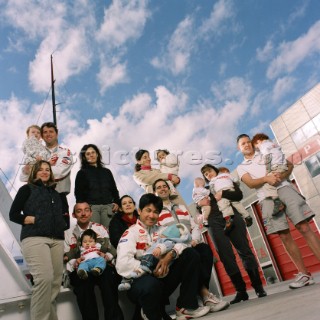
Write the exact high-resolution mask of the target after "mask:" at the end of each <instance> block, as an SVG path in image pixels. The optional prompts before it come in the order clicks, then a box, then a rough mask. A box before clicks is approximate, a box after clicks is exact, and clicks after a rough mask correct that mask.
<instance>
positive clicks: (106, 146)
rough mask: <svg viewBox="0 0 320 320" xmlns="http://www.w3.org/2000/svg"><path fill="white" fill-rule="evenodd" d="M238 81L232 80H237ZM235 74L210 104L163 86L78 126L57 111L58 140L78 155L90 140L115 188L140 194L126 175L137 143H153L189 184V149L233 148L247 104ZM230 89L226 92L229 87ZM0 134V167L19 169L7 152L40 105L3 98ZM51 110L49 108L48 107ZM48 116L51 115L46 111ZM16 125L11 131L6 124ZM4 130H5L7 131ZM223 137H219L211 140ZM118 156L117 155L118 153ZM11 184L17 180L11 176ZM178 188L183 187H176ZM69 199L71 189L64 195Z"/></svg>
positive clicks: (192, 168) (206, 153) (205, 152)
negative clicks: (172, 157)
mask: <svg viewBox="0 0 320 320" xmlns="http://www.w3.org/2000/svg"><path fill="white" fill-rule="evenodd" d="M237 84H238V85H237ZM246 85H247V84H246V82H245V81H244V80H243V81H241V79H230V80H229V81H227V82H226V83H224V86H225V87H224V88H223V90H225V91H226V92H227V91H228V92H229V95H228V98H229V99H228V100H227V101H225V102H222V103H220V107H219V108H216V107H214V106H213V105H212V102H210V101H203V102H199V103H197V104H195V105H191V106H190V105H188V96H187V94H186V93H185V92H183V91H181V90H179V89H177V90H175V91H170V90H169V89H168V88H166V87H164V86H159V87H156V88H155V89H154V95H149V94H147V93H141V94H138V95H135V96H133V97H132V98H131V99H128V100H127V101H126V102H125V103H124V104H123V105H122V106H120V108H119V113H118V114H115V115H111V114H109V113H107V114H105V115H104V116H103V117H102V118H100V119H89V120H87V125H86V127H83V126H81V125H80V122H78V121H77V117H76V116H75V114H73V113H71V112H70V111H68V110H65V111H64V112H63V113H61V114H59V118H58V126H59V128H60V132H59V140H60V142H62V143H63V144H65V145H67V146H68V147H69V148H70V149H71V151H72V152H73V153H74V154H75V159H78V154H79V151H80V149H81V148H82V146H83V145H84V144H87V143H95V144H97V145H98V146H99V148H100V149H101V150H102V152H103V158H104V160H105V162H106V163H107V165H108V167H109V168H110V169H111V170H112V171H113V173H114V175H115V177H116V181H117V184H118V187H119V189H120V193H121V194H124V193H129V194H133V195H136V196H138V195H140V194H141V192H142V190H141V189H140V188H139V187H138V186H137V185H136V184H135V182H134V181H133V179H132V174H133V168H134V163H135V161H134V154H135V152H136V151H137V150H138V149H139V148H145V149H148V150H150V151H151V152H152V151H154V150H156V149H158V148H168V149H169V150H170V151H171V152H172V151H181V154H182V163H181V177H182V179H183V180H182V181H183V182H182V185H184V184H187V183H189V179H193V177H194V176H195V175H198V174H199V167H198V166H197V165H194V163H193V162H192V158H191V153H190V152H191V151H195V152H197V153H198V154H200V155H201V157H202V163H203V162H204V161H205V160H208V157H209V160H210V154H211V153H212V152H213V151H215V150H220V151H222V152H223V150H226V148H228V147H230V146H232V147H233V143H234V141H233V139H232V137H233V136H234V134H233V133H234V132H235V131H236V127H237V125H238V123H239V119H241V117H242V116H243V114H244V112H245V111H246V107H247V105H248V101H247V100H248V99H249V96H250V91H251V90H250V89H249V87H246ZM230 91H232V92H230ZM0 106H1V110H4V111H5V112H2V113H1V118H0V121H1V123H2V124H3V125H2V127H1V128H0V136H2V137H8V139H3V144H2V154H3V156H2V157H1V158H0V167H1V169H2V170H4V171H5V172H7V173H8V175H9V176H10V177H11V178H12V177H13V176H14V175H15V172H17V170H18V169H19V165H18V164H17V162H16V161H12V154H16V155H21V157H22V152H21V150H20V146H21V143H22V141H23V139H24V137H25V129H26V127H27V126H29V125H30V124H32V123H34V122H35V120H34V119H36V118H37V117H38V114H40V113H41V109H42V106H30V105H29V103H28V102H26V101H19V100H18V99H17V98H15V97H12V98H11V99H10V100H9V101H1V102H0ZM50 113H51V110H50ZM50 116H51V114H50ZM47 117H48V112H44V111H42V113H41V117H40V119H39V123H40V124H41V123H43V122H44V121H47V120H48V119H47ZM13 127H14V128H17V129H16V130H15V131H14V132H12V130H11V128H13ZM8 132H10V134H8ZM219 136H220V137H221V136H223V137H224V139H223V141H222V139H215V137H219ZM121 155H122V157H120V156H121ZM78 169H79V161H77V163H76V164H75V166H74V168H73V170H72V175H71V180H72V182H74V179H75V175H76V173H77V171H78ZM16 185H19V182H18V181H16ZM181 188H183V187H181ZM69 200H70V203H71V204H72V203H73V202H74V199H73V192H72V193H71V195H70V196H69Z"/></svg>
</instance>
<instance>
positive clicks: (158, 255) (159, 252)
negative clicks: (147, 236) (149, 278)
mask: <svg viewBox="0 0 320 320" xmlns="http://www.w3.org/2000/svg"><path fill="white" fill-rule="evenodd" d="M160 254H161V249H160V248H155V249H154V250H153V251H152V255H153V256H155V257H157V258H158V257H160Z"/></svg>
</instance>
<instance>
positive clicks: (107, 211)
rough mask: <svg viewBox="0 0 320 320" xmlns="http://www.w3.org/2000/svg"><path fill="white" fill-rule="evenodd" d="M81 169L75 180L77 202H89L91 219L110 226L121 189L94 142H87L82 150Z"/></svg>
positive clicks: (116, 208)
mask: <svg viewBox="0 0 320 320" xmlns="http://www.w3.org/2000/svg"><path fill="white" fill-rule="evenodd" d="M80 160H81V169H80V170H79V171H78V173H77V176H76V181H75V189H74V193H75V197H76V202H77V203H79V202H87V203H89V204H90V206H91V209H92V218H91V220H92V221H93V222H96V223H100V224H102V225H104V226H105V227H106V228H108V227H109V223H110V220H111V218H112V217H113V215H114V212H116V211H117V210H118V203H119V191H118V189H117V186H116V182H115V180H114V178H113V175H112V172H111V171H110V170H109V169H107V168H105V167H104V163H103V162H102V156H101V153H100V150H99V149H98V147H97V146H96V145H94V144H86V145H84V146H83V147H82V149H81V151H80Z"/></svg>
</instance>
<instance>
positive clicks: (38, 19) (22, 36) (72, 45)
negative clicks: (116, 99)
mask: <svg viewBox="0 0 320 320" xmlns="http://www.w3.org/2000/svg"><path fill="white" fill-rule="evenodd" d="M2 15H3V16H4V17H5V18H6V21H7V23H8V24H10V25H12V26H14V27H15V28H16V29H19V30H21V31H22V33H21V32H20V33H16V34H13V35H12V36H11V37H14V40H12V39H11V41H10V43H14V46H13V45H12V44H11V45H10V46H11V48H12V49H13V48H16V47H17V46H18V47H19V49H20V50H22V48H23V44H24V43H26V42H27V41H29V44H30V42H33V43H34V44H35V45H36V46H38V49H37V50H36V53H35V58H34V60H33V61H31V62H30V64H29V80H30V85H31V87H32V89H33V90H34V91H35V92H47V91H48V90H49V88H50V86H51V85H50V76H48V74H50V71H49V70H50V55H51V54H52V53H54V55H55V56H56V57H57V58H59V59H57V61H56V66H57V67H58V68H59V77H60V78H59V84H61V85H62V84H64V83H66V82H67V80H68V79H69V77H71V76H73V75H76V74H79V73H80V72H81V71H83V70H85V69H86V68H87V67H88V65H89V64H90V63H91V59H92V51H91V46H90V44H89V42H90V39H91V38H92V37H90V33H91V32H92V28H93V26H94V18H93V9H92V7H91V4H90V1H89V2H88V1H83V0H78V1H74V2H72V4H69V5H68V4H67V3H65V2H64V1H60V2H59V1H54V2H52V1H46V0H45V1H40V2H39V1H24V0H21V1H19V0H12V1H9V2H8V4H7V6H6V7H5V9H4V10H3V12H2ZM30 16H31V17H30ZM58 61H59V62H58Z"/></svg>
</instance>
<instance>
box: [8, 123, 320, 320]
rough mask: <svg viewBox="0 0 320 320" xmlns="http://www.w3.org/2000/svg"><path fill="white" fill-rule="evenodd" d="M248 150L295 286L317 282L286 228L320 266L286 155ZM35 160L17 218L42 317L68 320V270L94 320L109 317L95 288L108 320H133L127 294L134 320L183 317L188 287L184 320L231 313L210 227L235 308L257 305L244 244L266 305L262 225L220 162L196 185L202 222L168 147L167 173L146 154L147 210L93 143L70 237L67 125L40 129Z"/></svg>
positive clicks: (27, 147) (249, 174) (30, 160)
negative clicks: (251, 301) (255, 235)
mask: <svg viewBox="0 0 320 320" xmlns="http://www.w3.org/2000/svg"><path fill="white" fill-rule="evenodd" d="M40 138H42V139H43V141H44V143H45V145H42V143H41V141H40ZM264 141H267V142H268V143H267V144H266V143H264ZM237 143H238V148H239V149H240V151H241V152H242V153H243V155H244V162H243V163H242V164H240V165H239V167H238V174H239V177H240V180H241V181H242V182H243V183H245V184H246V185H247V186H248V187H250V188H255V189H257V193H258V197H259V200H260V203H261V206H262V211H263V217H264V222H265V230H266V232H267V234H270V233H277V234H278V235H279V236H280V238H281V240H282V242H283V244H284V246H285V248H286V249H287V251H288V253H289V255H290V257H291V258H292V260H293V262H294V263H295V265H296V266H297V269H298V272H299V273H298V275H297V278H296V279H295V281H294V282H293V283H292V284H290V287H291V288H298V287H301V286H305V285H309V284H313V283H314V281H313V278H312V276H311V275H310V274H309V273H308V270H306V268H305V266H304V263H303V260H302V258H301V254H300V251H299V249H298V247H297V245H296V244H295V242H294V240H293V239H292V237H291V234H290V231H289V228H288V224H287V220H286V216H288V217H289V218H290V219H291V221H292V222H293V223H294V224H295V225H296V227H297V229H298V230H299V231H300V232H301V234H302V235H303V236H304V237H305V239H306V240H307V243H308V245H309V246H310V248H311V249H312V251H313V252H314V254H315V256H316V257H317V258H318V259H319V260H320V244H319V240H318V239H317V238H316V237H315V235H314V234H313V232H312V231H311V230H310V228H309V224H308V221H309V220H310V219H311V218H312V217H313V216H314V214H313V213H312V211H311V210H310V208H309V207H308V206H307V204H306V203H305V201H304V199H303V197H302V196H301V195H300V194H299V193H297V191H295V190H294V189H293V188H292V187H291V185H290V183H289V182H287V181H286V179H287V178H288V176H289V175H290V173H291V171H292V165H291V164H290V163H288V162H287V161H286V160H285V159H284V158H283V157H279V152H281V151H280V150H275V149H276V146H274V145H270V143H269V139H268V137H267V136H265V135H263V134H260V135H257V136H256V137H254V138H253V140H252V142H251V140H250V138H249V136H247V135H240V136H239V137H238V140H237ZM255 148H256V149H255ZM23 151H24V153H25V162H24V166H23V168H22V173H21V177H20V178H21V180H22V181H25V182H27V184H25V185H24V186H22V187H21V188H20V189H19V191H18V193H17V195H16V197H15V199H14V201H13V204H12V207H11V210H10V213H9V215H10V219H11V220H12V221H14V222H16V223H19V224H21V225H22V231H21V248H22V252H23V255H24V257H25V259H26V262H27V264H28V266H29V270H30V273H31V275H32V277H33V287H32V297H31V319H32V320H46V319H48V320H56V319H58V318H57V313H56V298H57V295H58V293H59V290H60V286H61V281H62V274H63V270H64V269H66V270H67V271H68V274H69V278H70V282H71V285H72V287H73V290H74V293H75V295H76V299H77V303H78V306H79V310H80V312H81V315H82V319H83V320H96V319H99V310H98V307H97V301H96V297H95V291H94V288H95V286H98V287H99V288H100V291H101V297H102V302H103V306H104V319H105V320H107V319H108V320H111V319H112V320H114V319H115V320H118V319H119V320H122V319H124V316H123V312H122V310H121V308H120V306H119V302H118V291H119V290H120V291H126V292H127V296H128V297H129V299H130V300H131V301H132V302H133V303H134V304H135V306H136V308H135V313H134V316H133V319H151V320H161V319H164V320H167V319H171V318H170V317H169V316H168V315H167V313H166V309H165V306H166V304H168V302H169V297H170V296H171V294H172V293H173V292H174V291H175V290H176V289H177V288H178V286H179V285H180V289H179V297H178V299H177V301H176V302H175V305H176V317H177V319H186V318H188V319H191V318H198V317H201V316H204V315H205V314H207V313H208V312H217V311H221V310H225V309H227V308H228V307H229V302H227V301H224V300H222V299H220V298H218V297H217V296H215V295H214V294H213V293H212V292H210V290H209V283H210V278H211V272H212V266H213V261H214V257H213V253H212V251H211V249H210V247H209V246H208V245H207V244H206V243H205V242H204V240H203V239H204V238H203V234H202V232H203V230H204V229H203V225H204V226H205V227H206V228H205V230H207V229H208V231H209V234H210V236H211V237H212V239H213V241H214V244H215V246H216V249H217V252H218V254H219V258H220V260H221V262H222V263H223V265H224V268H225V270H226V272H227V274H228V275H229V277H230V279H231V281H232V283H233V285H234V287H235V289H236V295H235V297H234V298H233V299H232V300H231V302H230V304H234V303H238V302H241V301H245V300H248V298H249V296H248V294H247V288H246V283H245V282H244V280H243V277H242V275H241V273H240V269H239V266H238V264H237V262H236V257H235V255H234V252H233V247H234V248H235V249H236V250H237V252H238V254H239V256H240V258H241V260H242V263H243V266H244V268H245V270H246V272H247V273H248V275H249V278H250V281H251V285H252V287H253V288H254V290H255V292H256V294H257V296H258V297H259V298H261V297H265V296H266V295H267V293H266V291H265V290H264V288H263V286H262V281H261V278H260V273H259V266H258V263H257V261H256V258H255V256H254V253H253V252H252V250H251V248H250V246H249V243H248V239H247V231H246V227H249V226H251V225H252V222H253V221H252V217H251V216H250V215H249V214H248V212H247V211H246V210H245V208H243V206H242V205H241V203H240V201H241V199H242V192H241V190H240V188H239V183H238V181H235V180H234V179H233V178H232V176H231V175H230V172H229V171H228V169H227V168H216V167H215V166H213V165H211V164H205V165H204V166H203V167H202V168H201V174H202V177H201V178H200V177H197V178H196V179H195V181H194V190H193V200H194V202H195V203H196V204H197V209H198V214H197V215H196V216H194V215H191V214H190V212H189V211H188V209H187V206H186V203H185V201H184V199H183V198H182V197H181V195H180V193H179V191H178V189H177V186H178V185H179V183H180V178H179V161H178V159H177V157H176V156H175V155H174V154H172V153H170V152H169V151H167V150H164V149H163V150H157V151H156V158H157V159H158V161H159V163H160V168H159V169H156V168H153V167H152V166H151V157H150V153H149V152H148V151H147V150H144V149H141V150H139V151H138V152H137V153H136V155H135V157H136V166H135V172H134V175H133V179H134V181H135V182H136V183H137V184H138V185H139V186H141V187H142V188H143V189H144V190H145V194H144V195H143V196H142V197H141V198H140V200H139V203H138V206H137V208H136V203H135V201H134V199H133V198H132V197H131V196H129V195H124V196H122V197H121V198H120V195H119V191H118V189H117V185H116V182H115V179H114V177H113V174H112V172H111V171H110V170H109V169H108V168H106V167H105V165H104V163H103V161H102V155H101V152H100V150H99V148H98V147H97V146H96V145H94V144H87V145H84V146H83V148H82V149H81V152H80V161H81V168H80V170H79V171H78V173H77V175H76V180H75V188H74V192H75V198H76V204H75V206H74V208H73V212H72V216H73V217H74V218H75V219H76V225H75V226H72V227H71V228H70V223H69V208H68V202H67V197H66V196H67V194H68V193H69V192H70V172H71V169H72V165H73V157H72V153H71V152H70V150H69V149H67V148H64V147H61V146H60V145H59V144H58V129H57V127H56V126H55V124H53V123H50V122H47V123H44V124H43V125H42V126H41V127H38V126H31V127H29V128H28V130H27V139H26V141H25V142H24V145H23ZM270 154H271V155H272V156H271V157H270ZM276 156H277V157H276ZM199 300H200V302H201V303H200V304H199Z"/></svg>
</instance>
